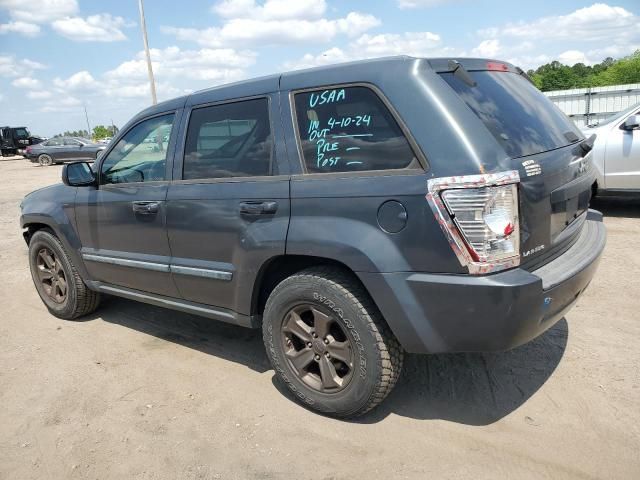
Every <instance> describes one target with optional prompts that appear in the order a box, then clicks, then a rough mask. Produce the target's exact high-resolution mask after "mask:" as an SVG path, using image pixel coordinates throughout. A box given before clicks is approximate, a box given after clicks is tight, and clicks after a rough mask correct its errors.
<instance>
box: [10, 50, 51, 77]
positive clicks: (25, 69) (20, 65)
mask: <svg viewBox="0 0 640 480" xmlns="http://www.w3.org/2000/svg"><path fill="white" fill-rule="evenodd" d="M43 68H46V67H45V65H43V64H42V63H39V62H34V61H33V60H29V59H26V58H25V59H22V60H16V59H15V57H14V56H13V55H0V77H18V76H21V75H26V76H29V75H31V74H32V73H33V72H34V70H42V69H43Z"/></svg>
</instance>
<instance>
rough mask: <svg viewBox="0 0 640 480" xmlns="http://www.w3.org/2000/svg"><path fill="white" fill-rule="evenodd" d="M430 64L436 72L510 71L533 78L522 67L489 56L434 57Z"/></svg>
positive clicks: (529, 79)
mask: <svg viewBox="0 0 640 480" xmlns="http://www.w3.org/2000/svg"><path fill="white" fill-rule="evenodd" d="M428 62H429V65H430V66H431V68H432V69H433V70H434V71H435V72H436V73H454V74H458V75H460V74H461V73H462V74H464V73H466V72H486V71H489V72H510V73H515V74H517V75H520V76H522V77H524V78H526V79H527V80H528V81H529V82H531V83H533V82H532V81H531V78H529V75H527V74H526V72H525V71H524V70H522V69H521V68H520V67H516V66H515V65H512V64H510V63H509V62H503V61H501V60H492V59H489V58H434V59H432V60H428Z"/></svg>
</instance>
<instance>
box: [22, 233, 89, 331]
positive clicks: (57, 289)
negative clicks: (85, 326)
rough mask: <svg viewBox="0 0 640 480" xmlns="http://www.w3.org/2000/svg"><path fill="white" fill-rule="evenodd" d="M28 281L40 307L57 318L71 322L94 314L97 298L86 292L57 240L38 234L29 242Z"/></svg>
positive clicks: (53, 237) (85, 287) (46, 234)
mask: <svg viewBox="0 0 640 480" xmlns="http://www.w3.org/2000/svg"><path fill="white" fill-rule="evenodd" d="M29 266H30V269H31V278H33V283H34V285H35V287H36V290H37V292H38V295H40V299H41V300H42V303H44V304H45V306H46V307H47V309H48V310H49V312H51V313H52V314H53V315H55V316H56V317H58V318H63V319H65V320H72V319H75V318H78V317H81V316H83V315H87V314H89V313H91V312H93V311H94V310H95V309H96V308H98V305H99V304H100V294H99V293H98V292H94V291H93V290H89V288H87V286H86V285H85V284H84V281H83V280H82V278H81V277H80V275H79V274H78V271H77V270H76V267H75V266H74V265H73V263H71V259H70V258H69V256H68V255H67V252H66V251H65V250H64V247H63V246H62V243H61V242H60V240H59V239H58V238H57V237H56V236H55V235H53V234H52V233H51V232H49V231H47V230H38V231H37V232H36V233H34V234H33V236H32V237H31V240H30V241H29Z"/></svg>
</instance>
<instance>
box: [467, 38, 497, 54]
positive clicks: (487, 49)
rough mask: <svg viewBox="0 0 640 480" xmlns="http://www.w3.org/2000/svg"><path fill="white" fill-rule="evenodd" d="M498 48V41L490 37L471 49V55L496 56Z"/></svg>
mask: <svg viewBox="0 0 640 480" xmlns="http://www.w3.org/2000/svg"><path fill="white" fill-rule="evenodd" d="M500 50H501V48H500V41H499V40H498V39H495V38H492V39H490V40H483V41H482V42H480V45H478V46H477V47H475V48H474V49H473V50H471V55H473V56H475V57H496V56H498V54H499V53H500Z"/></svg>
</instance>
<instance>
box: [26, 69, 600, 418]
mask: <svg viewBox="0 0 640 480" xmlns="http://www.w3.org/2000/svg"><path fill="white" fill-rule="evenodd" d="M592 143H593V138H591V139H589V140H586V139H585V138H584V137H583V136H582V135H581V133H580V132H579V131H578V130H577V129H576V127H575V126H574V125H573V124H572V122H571V121H570V120H569V119H568V118H567V117H566V116H565V115H564V114H562V113H561V112H560V111H559V110H558V109H557V108H556V107H555V106H554V105H553V104H552V103H551V102H550V101H549V100H548V99H547V98H546V97H544V96H543V95H542V94H541V93H540V92H539V91H538V90H537V89H536V88H535V87H534V86H533V85H532V84H531V83H530V82H529V81H528V79H527V78H526V76H525V75H524V74H523V73H522V71H521V70H520V69H518V68H516V67H513V66H512V65H509V64H507V63H503V62H498V61H494V60H482V59H431V60H430V59H417V58H409V57H395V58H388V59H380V60H372V61H365V62H357V63H352V64H343V65H338V66H331V67H324V68H319V69H311V70H305V71H299V72H293V73H286V74H283V75H276V76H270V77H266V78H260V79H256V80H250V81H246V82H241V83H236V84H233V85H228V86H222V87H217V88H213V89H210V90H205V91H201V92H197V93H194V94H192V95H189V96H186V97H181V98H178V99H175V100H171V101H168V102H164V103H161V104H159V105H156V106H153V107H151V108H148V109H147V110H145V111H143V112H142V113H140V114H139V115H137V116H136V117H135V118H134V119H133V120H131V122H130V123H129V124H128V125H127V126H126V127H125V128H123V129H122V131H121V132H120V134H119V135H118V137H116V138H114V140H113V141H112V142H111V144H110V145H109V147H108V148H107V150H105V152H104V154H103V155H101V157H100V159H99V160H98V161H97V162H96V166H95V167H94V169H91V168H89V165H88V164H86V163H74V164H69V165H67V166H66V167H65V168H64V170H63V174H62V175H63V178H62V180H63V183H64V185H55V186H52V187H48V188H44V189H42V190H38V191H37V192H34V193H31V194H30V195H28V196H27V197H26V198H25V199H24V201H23V203H22V217H21V225H22V227H23V228H24V230H25V231H24V236H25V239H26V241H27V243H28V245H29V260H30V265H31V273H32V276H33V280H34V282H35V286H36V288H37V290H38V293H39V294H40V297H41V298H42V300H43V302H44V304H45V305H46V306H47V308H48V309H49V310H50V311H51V313H52V314H53V315H55V316H58V317H61V318H67V319H71V318H76V317H79V316H81V315H86V314H87V313H89V312H91V311H93V310H94V309H95V308H96V307H97V306H98V303H99V298H100V294H101V293H105V294H110V295H118V296H121V297H125V298H129V299H133V300H138V301H141V302H147V303H151V304H154V305H160V306H163V307H167V308H173V309H177V310H181V311H184V312H189V313H193V314H197V315H203V316H206V317H209V318H211V319H215V320H221V321H224V322H229V323H233V324H236V325H242V326H245V327H251V328H259V327H261V328H262V330H263V332H264V342H265V346H266V349H267V352H268V356H269V358H270V360H271V362H272V364H273V367H274V369H275V370H276V371H277V373H278V375H279V376H280V378H281V379H282V380H283V381H284V382H285V383H286V384H287V386H288V387H289V388H290V389H291V390H292V391H293V392H294V394H295V396H296V397H297V398H298V399H299V400H300V401H301V402H302V403H304V404H306V405H307V406H309V407H310V408H313V409H316V410H318V411H321V412H324V413H327V414H330V415H334V416H342V417H346V416H354V415H359V414H362V413H364V412H366V411H368V410H370V409H371V408H373V407H374V406H375V405H377V404H378V403H379V402H380V401H382V400H383V399H384V398H385V396H386V395H387V394H388V393H389V392H390V391H391V389H392V388H393V386H394V384H395V383H396V380H397V379H398V375H399V373H400V369H401V366H402V359H403V353H404V352H405V351H407V352H417V353H438V352H460V351H495V350H504V349H509V348H512V347H515V346H517V345H520V344H522V343H525V342H527V341H529V340H531V339H532V338H534V337H536V336H537V335H540V334H541V333H542V332H543V331H544V330H546V329H547V328H549V327H551V326H552V325H553V324H554V323H555V322H556V321H557V320H558V319H560V318H562V316H563V315H564V314H565V313H566V312H567V311H568V310H569V308H571V306H572V305H573V304H574V303H575V302H576V300H577V298H578V296H579V295H580V294H581V293H582V292H583V291H584V290H585V289H586V287H587V285H588V284H589V282H590V281H591V279H592V277H593V275H594V273H595V270H596V266H597V264H598V260H599V258H600V256H601V253H602V250H603V248H604V244H605V228H604V226H603V223H602V219H601V215H600V214H599V213H598V212H595V211H593V210H589V208H588V204H589V199H590V194H591V185H592V184H593V181H594V170H593V168H592V162H591V160H590V156H591V153H590V149H591V145H592ZM94 170H95V171H94Z"/></svg>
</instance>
